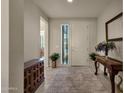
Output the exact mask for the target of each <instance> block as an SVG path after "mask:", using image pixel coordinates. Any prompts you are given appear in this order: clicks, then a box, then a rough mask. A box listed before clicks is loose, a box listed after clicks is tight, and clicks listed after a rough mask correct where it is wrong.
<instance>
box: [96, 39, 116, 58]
mask: <svg viewBox="0 0 124 93" xmlns="http://www.w3.org/2000/svg"><path fill="white" fill-rule="evenodd" d="M95 49H96V51H100V52H101V51H103V52H105V56H106V57H108V51H109V50H113V49H116V46H115V43H114V42H105V41H103V42H101V43H99V44H98V45H97V46H96V47H95Z"/></svg>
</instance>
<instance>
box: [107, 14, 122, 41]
mask: <svg viewBox="0 0 124 93" xmlns="http://www.w3.org/2000/svg"><path fill="white" fill-rule="evenodd" d="M122 37H123V17H122V13H120V14H118V15H117V16H115V17H114V18H112V19H110V20H109V21H107V22H106V40H107V41H122Z"/></svg>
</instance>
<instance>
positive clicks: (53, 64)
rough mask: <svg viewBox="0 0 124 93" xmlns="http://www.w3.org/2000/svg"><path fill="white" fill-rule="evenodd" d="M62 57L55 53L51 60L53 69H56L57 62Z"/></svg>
mask: <svg viewBox="0 0 124 93" xmlns="http://www.w3.org/2000/svg"><path fill="white" fill-rule="evenodd" d="M59 57H60V55H59V53H53V54H52V55H51V56H50V58H51V60H52V68H56V60H58V59H59Z"/></svg>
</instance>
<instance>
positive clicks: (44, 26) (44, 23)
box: [40, 16, 49, 67]
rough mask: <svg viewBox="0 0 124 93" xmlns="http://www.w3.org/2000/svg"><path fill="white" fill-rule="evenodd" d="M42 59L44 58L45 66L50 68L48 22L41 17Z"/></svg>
mask: <svg viewBox="0 0 124 93" xmlns="http://www.w3.org/2000/svg"><path fill="white" fill-rule="evenodd" d="M40 57H43V58H44V66H45V67H48V65H49V64H48V22H47V21H46V20H45V19H44V18H43V17H41V16H40Z"/></svg>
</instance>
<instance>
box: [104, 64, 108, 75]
mask: <svg viewBox="0 0 124 93" xmlns="http://www.w3.org/2000/svg"><path fill="white" fill-rule="evenodd" d="M104 75H106V76H107V72H106V67H105V66H104Z"/></svg>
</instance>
